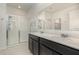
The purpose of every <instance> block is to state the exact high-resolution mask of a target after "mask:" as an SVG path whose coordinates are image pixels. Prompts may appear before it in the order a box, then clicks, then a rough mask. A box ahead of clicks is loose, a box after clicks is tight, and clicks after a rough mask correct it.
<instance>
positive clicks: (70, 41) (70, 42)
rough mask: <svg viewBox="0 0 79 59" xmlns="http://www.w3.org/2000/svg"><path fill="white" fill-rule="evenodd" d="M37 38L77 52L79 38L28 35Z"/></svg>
mask: <svg viewBox="0 0 79 59" xmlns="http://www.w3.org/2000/svg"><path fill="white" fill-rule="evenodd" d="M30 34H33V35H35V36H38V37H42V38H45V39H48V40H51V41H54V42H57V43H60V44H63V45H66V46H69V47H72V48H75V49H78V50H79V38H74V37H65V38H64V37H61V35H56V34H48V33H38V32H37V33H30Z"/></svg>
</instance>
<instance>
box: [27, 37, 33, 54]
mask: <svg viewBox="0 0 79 59" xmlns="http://www.w3.org/2000/svg"><path fill="white" fill-rule="evenodd" d="M28 45H29V49H30V51H31V52H32V53H33V45H32V38H31V37H30V36H29V44H28Z"/></svg>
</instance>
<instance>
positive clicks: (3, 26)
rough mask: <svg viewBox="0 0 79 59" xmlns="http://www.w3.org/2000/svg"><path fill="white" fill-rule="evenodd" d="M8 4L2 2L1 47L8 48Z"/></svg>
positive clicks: (0, 8)
mask: <svg viewBox="0 0 79 59" xmlns="http://www.w3.org/2000/svg"><path fill="white" fill-rule="evenodd" d="M6 20H7V17H6V4H0V49H4V48H6V44H7V43H6Z"/></svg>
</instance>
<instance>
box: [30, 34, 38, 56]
mask: <svg viewBox="0 0 79 59" xmlns="http://www.w3.org/2000/svg"><path fill="white" fill-rule="evenodd" d="M29 49H30V51H31V52H32V54H34V55H39V38H38V37H37V36H34V35H31V34H30V35H29Z"/></svg>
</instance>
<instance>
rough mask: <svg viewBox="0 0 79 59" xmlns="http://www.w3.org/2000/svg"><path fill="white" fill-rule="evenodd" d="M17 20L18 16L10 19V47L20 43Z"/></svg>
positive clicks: (12, 16)
mask: <svg viewBox="0 0 79 59" xmlns="http://www.w3.org/2000/svg"><path fill="white" fill-rule="evenodd" d="M17 20H18V17H17V16H16V15H10V16H9V17H8V46H14V45H16V44H18V43H19V37H18V23H17V22H18V21H17Z"/></svg>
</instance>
